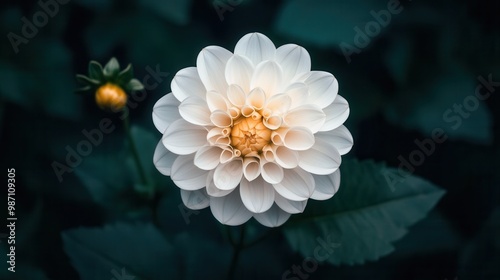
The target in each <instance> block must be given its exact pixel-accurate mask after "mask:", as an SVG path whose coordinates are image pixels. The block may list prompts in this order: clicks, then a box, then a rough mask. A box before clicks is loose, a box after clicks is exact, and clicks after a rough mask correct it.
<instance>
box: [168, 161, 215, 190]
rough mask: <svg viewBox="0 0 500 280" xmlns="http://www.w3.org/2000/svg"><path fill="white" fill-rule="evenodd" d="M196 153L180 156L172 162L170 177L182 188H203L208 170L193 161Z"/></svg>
mask: <svg viewBox="0 0 500 280" xmlns="http://www.w3.org/2000/svg"><path fill="white" fill-rule="evenodd" d="M193 160H194V154H192V155H187V156H178V157H177V158H176V159H175V161H174V163H173V164H172V171H171V175H170V178H171V179H172V181H174V183H175V184H176V185H177V186H178V187H179V188H181V189H184V190H187V191H195V190H199V189H201V188H203V187H204V186H205V183H206V181H207V175H208V171H205V170H201V169H199V168H198V167H196V166H195V165H194V163H193Z"/></svg>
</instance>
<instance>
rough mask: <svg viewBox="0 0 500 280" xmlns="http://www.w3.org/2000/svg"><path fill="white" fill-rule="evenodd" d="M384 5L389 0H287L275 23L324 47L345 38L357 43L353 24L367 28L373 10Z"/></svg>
mask: <svg viewBox="0 0 500 280" xmlns="http://www.w3.org/2000/svg"><path fill="white" fill-rule="evenodd" d="M383 9H387V1H379V0H369V1H363V0H355V1H347V0H340V1H330V0H318V1H313V2H311V1H308V0H289V1H284V4H283V7H282V8H281V11H280V13H279V15H278V18H277V20H276V22H275V25H274V27H275V29H276V30H277V31H278V32H281V33H283V34H285V35H288V36H291V37H295V38H298V39H301V40H305V41H308V42H311V43H314V44H317V45H319V46H323V47H325V46H335V45H338V44H340V43H342V42H345V43H347V44H349V45H353V46H354V36H355V35H356V31H355V30H354V27H356V26H358V27H359V28H360V29H361V30H363V31H364V28H365V25H366V23H367V22H369V21H375V20H374V18H373V16H372V15H371V14H370V11H372V10H373V11H379V10H383ZM392 16H394V15H392ZM381 29H382V31H383V29H384V28H383V27H381Z"/></svg>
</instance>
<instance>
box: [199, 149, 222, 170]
mask: <svg viewBox="0 0 500 280" xmlns="http://www.w3.org/2000/svg"><path fill="white" fill-rule="evenodd" d="M222 151H223V150H222V149H221V148H220V147H218V146H204V147H201V148H200V149H199V150H198V151H196V154H195V156H194V165H196V166H197V167H198V168H200V169H203V170H212V169H214V168H216V167H217V165H219V163H220V156H221V154H222Z"/></svg>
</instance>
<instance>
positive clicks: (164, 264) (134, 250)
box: [62, 223, 177, 280]
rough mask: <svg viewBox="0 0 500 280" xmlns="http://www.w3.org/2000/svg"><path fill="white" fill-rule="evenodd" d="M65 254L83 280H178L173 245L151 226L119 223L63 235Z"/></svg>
mask: <svg viewBox="0 0 500 280" xmlns="http://www.w3.org/2000/svg"><path fill="white" fill-rule="evenodd" d="M62 239H63V242H64V251H65V252H66V254H68V256H69V257H70V259H71V262H72V264H73V266H74V267H75V268H76V270H77V271H78V274H79V275H80V279H82V280H100V279H102V280H109V279H113V278H116V277H118V276H119V275H122V276H124V274H127V275H129V278H126V279H130V278H131V277H135V278H133V279H136V280H138V279H143V280H145V279H151V280H155V279H167V278H168V279H177V275H176V268H177V260H176V258H174V255H173V247H172V245H171V244H170V243H169V242H168V241H167V240H166V239H165V238H164V237H163V235H162V234H161V232H160V231H158V230H157V229H156V228H155V227H154V226H153V225H152V224H149V223H146V224H133V225H131V224H125V223H117V224H113V225H106V226H104V227H103V228H79V229H73V230H67V231H64V232H63V233H62Z"/></svg>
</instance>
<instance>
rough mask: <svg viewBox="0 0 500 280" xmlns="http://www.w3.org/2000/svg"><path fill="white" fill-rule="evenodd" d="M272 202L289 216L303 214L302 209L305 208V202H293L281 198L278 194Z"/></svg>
mask: <svg viewBox="0 0 500 280" xmlns="http://www.w3.org/2000/svg"><path fill="white" fill-rule="evenodd" d="M274 202H275V203H276V205H278V206H279V207H280V208H281V209H282V210H283V211H285V212H287V213H290V214H297V213H302V212H304V209H305V208H306V205H307V200H302V201H293V200H289V199H286V198H284V197H282V196H281V195H280V194H279V193H275V196H274Z"/></svg>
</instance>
